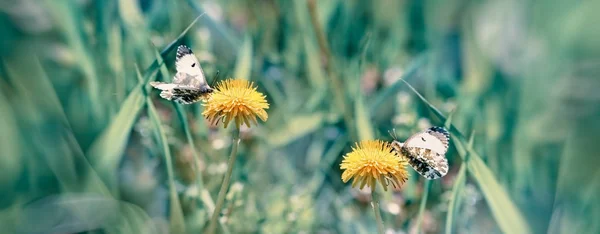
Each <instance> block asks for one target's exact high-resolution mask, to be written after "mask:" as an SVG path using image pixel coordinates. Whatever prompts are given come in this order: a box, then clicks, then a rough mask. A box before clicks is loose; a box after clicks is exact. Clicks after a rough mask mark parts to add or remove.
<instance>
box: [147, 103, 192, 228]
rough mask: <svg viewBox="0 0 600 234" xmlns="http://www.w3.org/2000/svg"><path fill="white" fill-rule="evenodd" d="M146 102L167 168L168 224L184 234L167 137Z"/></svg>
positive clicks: (155, 113)
mask: <svg viewBox="0 0 600 234" xmlns="http://www.w3.org/2000/svg"><path fill="white" fill-rule="evenodd" d="M146 102H147V104H148V116H150V119H152V122H153V123H154V129H155V130H156V131H157V133H158V136H159V139H158V140H159V142H160V145H161V147H162V150H163V155H164V160H165V165H166V167H167V177H168V178H167V179H168V183H169V184H168V185H169V197H170V198H169V199H170V201H171V202H170V204H169V207H170V212H169V213H170V223H171V232H172V233H185V221H184V219H183V211H182V210H181V203H180V201H179V196H178V195H177V191H176V190H175V174H174V172H173V164H172V158H171V151H170V150H169V144H168V142H167V136H166V135H165V130H164V129H163V128H162V125H161V122H160V118H159V116H158V113H157V112H156V108H155V107H154V104H153V103H152V100H151V99H150V98H149V97H147V98H146Z"/></svg>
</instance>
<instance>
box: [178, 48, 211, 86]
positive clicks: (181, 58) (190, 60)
mask: <svg viewBox="0 0 600 234" xmlns="http://www.w3.org/2000/svg"><path fill="white" fill-rule="evenodd" d="M175 68H176V69H177V74H175V77H174V78H173V82H174V83H176V84H181V85H185V86H191V87H198V88H203V89H205V90H207V89H210V87H209V86H208V83H206V77H205V76H204V72H203V71H202V67H200V62H199V61H198V58H196V55H194V53H193V52H192V50H191V49H190V48H189V47H187V46H185V45H180V46H179V47H177V55H176V56H175Z"/></svg>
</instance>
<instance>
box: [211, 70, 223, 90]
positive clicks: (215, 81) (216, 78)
mask: <svg viewBox="0 0 600 234" xmlns="http://www.w3.org/2000/svg"><path fill="white" fill-rule="evenodd" d="M219 75H221V72H220V71H219V70H217V73H216V74H215V77H214V78H213V81H212V84H211V85H210V86H211V87H214V85H215V83H217V80H219Z"/></svg>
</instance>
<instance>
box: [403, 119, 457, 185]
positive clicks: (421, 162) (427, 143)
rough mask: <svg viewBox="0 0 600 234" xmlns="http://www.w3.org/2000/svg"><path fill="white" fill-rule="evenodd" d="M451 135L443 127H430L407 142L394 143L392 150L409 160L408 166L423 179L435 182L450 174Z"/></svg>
mask: <svg viewBox="0 0 600 234" xmlns="http://www.w3.org/2000/svg"><path fill="white" fill-rule="evenodd" d="M449 140H450V134H449V133H448V131H447V130H446V129H444V128H442V127H430V128H428V129H425V130H423V131H421V132H418V133H416V134H414V135H412V136H411V137H409V138H408V139H407V140H406V141H405V142H399V141H397V140H394V141H392V144H391V145H392V148H393V149H394V150H395V151H396V152H397V153H398V154H400V155H402V156H404V157H406V158H407V159H408V164H410V166H412V167H413V168H414V169H415V171H417V172H418V173H419V174H421V175H422V176H423V177H425V178H427V179H430V180H434V179H439V178H441V177H443V176H445V175H446V173H448V160H447V159H446V157H445V154H446V152H447V151H448V145H449Z"/></svg>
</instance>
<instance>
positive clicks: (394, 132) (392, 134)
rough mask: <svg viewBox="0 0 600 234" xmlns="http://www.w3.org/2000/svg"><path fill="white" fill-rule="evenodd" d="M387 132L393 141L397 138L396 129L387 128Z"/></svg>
mask: <svg viewBox="0 0 600 234" xmlns="http://www.w3.org/2000/svg"><path fill="white" fill-rule="evenodd" d="M388 134H390V136H391V137H392V139H394V140H395V141H396V140H398V136H397V135H396V129H395V128H394V129H392V131H390V130H388Z"/></svg>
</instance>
